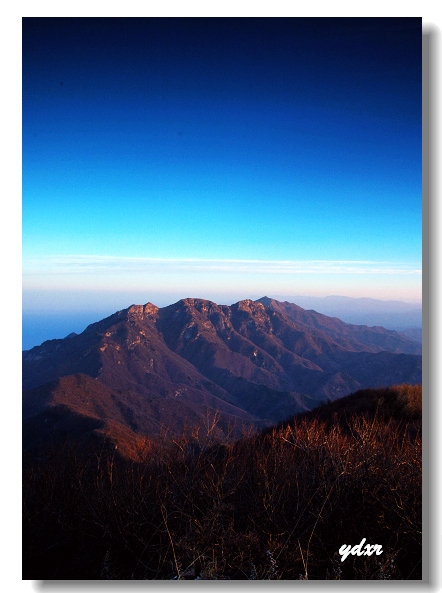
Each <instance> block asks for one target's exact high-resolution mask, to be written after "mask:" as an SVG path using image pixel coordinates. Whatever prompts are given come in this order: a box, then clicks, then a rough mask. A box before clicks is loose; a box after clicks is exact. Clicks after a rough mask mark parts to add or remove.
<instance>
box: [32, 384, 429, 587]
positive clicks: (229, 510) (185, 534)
mask: <svg viewBox="0 0 442 593" xmlns="http://www.w3.org/2000/svg"><path fill="white" fill-rule="evenodd" d="M390 391H391V390H390ZM390 391H389V392H388V393H390ZM388 393H387V392H386V391H382V390H377V391H376V398H377V401H378V403H377V408H376V406H375V411H374V412H373V413H371V412H370V413H367V414H364V413H362V412H359V413H353V414H352V415H351V416H348V415H347V416H346V421H345V423H344V424H342V423H340V422H337V421H336V422H333V421H328V422H326V421H324V420H321V419H319V418H315V417H313V418H312V417H310V418H307V417H303V418H298V419H297V418H295V419H294V420H292V421H291V422H290V423H286V424H285V425H284V426H280V427H277V428H275V429H273V430H270V431H267V432H266V433H263V434H259V435H254V436H253V435H252V436H248V437H245V438H243V439H242V440H240V441H237V442H230V443H228V442H227V443H219V442H217V440H216V437H215V436H214V434H215V432H216V431H215V430H210V427H209V429H208V427H205V429H204V430H201V431H195V432H194V433H193V435H191V436H188V435H187V436H183V437H182V438H181V439H175V440H170V439H167V438H164V439H155V440H149V439H146V440H145V441H144V442H141V441H140V443H138V446H139V455H138V458H139V459H141V458H142V459H143V461H142V462H135V461H133V462H128V461H127V460H124V459H122V458H121V457H119V456H118V455H117V452H116V451H115V449H112V448H110V447H109V448H107V447H103V448H102V449H100V450H97V451H95V452H94V454H93V455H90V456H89V457H88V458H85V457H84V455H83V454H79V453H78V451H76V450H75V449H73V448H72V447H66V448H65V449H64V450H61V451H60V450H59V449H57V450H53V451H45V452H44V456H42V457H41V458H40V460H39V461H36V459H35V458H33V459H32V460H30V461H28V460H25V462H24V491H23V494H24V497H23V502H24V519H23V526H24V539H23V542H24V543H23V546H24V548H23V551H24V564H23V566H24V574H23V577H24V578H27V579H80V578H81V579H203V580H204V579H209V580H216V579H252V580H255V579H260V580H276V579H278V580H280V579H283V580H285V579H293V580H299V579H331V580H343V579H410V578H420V571H421V565H420V559H421V446H422V442H421V432H420V421H419V419H418V416H419V413H420V411H421V403H420V396H419V394H420V393H421V391H419V389H418V388H417V387H411V386H406V385H401V386H398V387H395V388H393V391H392V393H394V394H395V395H394V396H393V395H391V396H390V395H388ZM372 395H373V394H372ZM364 397H368V395H367V394H366V395H365V396H364ZM373 397H374V395H373ZM386 398H387V399H386ZM388 398H390V399H389V400H388ZM394 398H396V399H394ZM393 399H394V402H393ZM379 402H381V403H379ZM392 402H393V404H394V405H393V404H392ZM376 409H377V411H376ZM388 410H389V412H388V413H387V411H388ZM398 410H402V412H401V414H399V413H398ZM406 418H408V419H406ZM410 418H414V419H413V420H412V419H410ZM363 537H365V538H366V540H367V542H369V543H371V544H381V545H382V547H383V550H384V554H383V555H382V556H381V557H378V556H373V557H369V558H368V557H367V558H365V557H355V556H349V557H348V559H347V560H346V561H345V562H343V563H341V562H340V558H339V557H338V556H337V551H338V549H339V548H340V546H341V545H343V544H353V545H354V544H357V543H359V542H360V541H361V539H362V538H363Z"/></svg>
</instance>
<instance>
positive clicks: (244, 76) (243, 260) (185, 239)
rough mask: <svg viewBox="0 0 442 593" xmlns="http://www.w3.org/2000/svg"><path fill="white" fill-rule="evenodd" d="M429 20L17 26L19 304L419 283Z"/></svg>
mask: <svg viewBox="0 0 442 593" xmlns="http://www.w3.org/2000/svg"><path fill="white" fill-rule="evenodd" d="M421 241H422V236H421V21H420V19H401V18H399V19H365V18H360V19H340V18H336V19H289V18H284V19H275V18H271V19H228V18H227V19H172V18H171V19H158V18H152V19H107V18H104V19H87V18H86V19H71V18H64V19H42V18H37V19H33V18H26V19H24V28H23V308H24V311H25V312H26V311H28V312H31V311H32V312H38V311H41V312H45V311H46V312H47V311H49V310H54V308H56V309H57V308H58V309H59V310H60V311H62V310H67V309H69V310H72V309H73V308H74V309H77V310H81V311H98V310H100V309H103V310H104V309H106V308H108V309H109V313H111V312H112V311H113V310H116V309H117V308H122V307H125V306H128V305H130V304H131V303H133V302H143V303H144V302H147V301H152V302H155V303H156V304H158V305H165V304H168V303H170V302H174V301H175V300H178V299H179V298H183V297H187V296H198V297H203V298H211V299H213V300H215V301H217V302H225V303H228V302H229V301H230V302H233V301H234V300H239V299H240V298H249V297H251V296H252V295H253V296H260V295H263V294H268V295H270V296H271V295H272V294H285V295H290V294H293V295H296V294H306V295H308V294H310V295H327V294H341V295H348V296H369V297H373V298H379V299H396V300H408V301H419V300H420V296H421Z"/></svg>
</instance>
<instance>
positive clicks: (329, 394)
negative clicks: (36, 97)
mask: <svg viewBox="0 0 442 593" xmlns="http://www.w3.org/2000/svg"><path fill="white" fill-rule="evenodd" d="M75 376H82V377H83V379H82V381H83V386H84V389H85V390H87V391H88V392H91V393H92V392H93V385H97V390H101V389H102V388H106V389H107V390H109V392H108V394H107V396H106V397H107V398H110V399H112V398H113V399H114V400H118V401H120V408H121V406H123V403H122V402H125V404H124V405H126V407H128V408H130V409H131V410H132V411H134V410H135V411H136V413H135V416H134V417H136V416H137V414H138V420H136V421H135V420H134V422H133V425H131V424H130V422H129V421H128V419H127V418H128V416H127V414H126V416H125V417H124V418H122V417H120V416H119V417H118V418H117V417H116V416H115V414H114V412H111V409H112V410H114V408H112V406H109V407H108V408H106V407H105V408H106V410H105V416H106V418H108V419H109V420H112V421H114V422H119V423H121V425H122V426H126V427H128V428H129V429H130V430H131V431H133V432H134V433H136V434H143V433H151V432H154V433H155V432H156V433H158V431H159V430H160V426H161V425H163V426H167V427H168V429H169V430H171V431H172V432H173V431H182V430H183V427H184V424H185V422H183V418H188V419H189V424H192V423H197V422H198V421H199V422H201V420H202V419H204V418H207V417H208V415H211V414H212V415H213V414H214V413H215V411H216V410H218V414H219V415H220V417H221V420H222V422H224V429H225V431H226V432H228V431H229V430H230V428H229V426H230V427H231V426H232V423H233V424H235V423H237V430H238V431H241V430H242V429H244V428H250V427H255V428H256V427H259V426H260V427H262V426H265V425H269V424H271V423H275V422H278V421H281V420H283V419H285V418H287V417H289V416H292V415H294V414H296V413H298V412H301V411H306V410H309V409H312V408H314V407H316V406H317V405H318V404H319V403H321V402H323V401H332V400H334V399H338V398H340V397H343V396H345V395H348V394H349V393H352V392H354V391H356V390H358V389H361V388H365V387H379V386H383V385H388V384H398V383H404V382H407V383H419V382H420V381H421V356H420V345H419V344H418V343H417V342H415V341H413V340H411V339H407V338H406V337H404V336H402V335H401V334H399V333H398V332H394V331H390V330H385V329H384V328H368V327H364V326H354V325H351V324H346V323H344V322H342V321H340V320H339V319H334V318H329V317H327V316H324V315H321V314H319V313H316V312H311V311H306V310H304V309H302V308H301V307H299V306H297V305H295V304H293V303H287V302H285V303H281V302H279V301H275V300H274V299H268V298H267V297H262V298H261V299H258V300H257V301H253V300H251V299H246V300H243V301H239V302H238V303H235V304H233V305H231V306H228V305H218V304H216V303H214V302H213V301H209V300H206V299H197V298H187V299H181V300H180V301H177V302H176V303H174V304H172V305H169V306H167V307H162V308H159V307H157V306H156V305H154V304H153V303H146V304H145V305H131V306H130V307H128V308H127V309H123V310H120V311H117V312H116V313H114V314H112V315H110V316H109V317H107V318H104V319H102V320H100V321H97V322H95V323H93V324H91V325H89V326H88V327H87V328H86V329H85V330H84V331H83V332H82V333H81V334H78V335H70V336H69V337H66V338H65V339H62V340H49V341H46V342H44V343H43V344H41V345H40V346H36V347H34V348H32V349H31V350H28V351H24V352H23V388H24V390H25V392H30V390H32V392H34V393H35V391H34V390H35V389H38V388H40V389H42V388H43V386H44V385H46V386H47V385H52V384H51V382H52V381H54V380H57V379H61V378H65V380H64V382H65V383H69V384H70V385H71V387H72V385H74V383H75V381H74V379H72V377H75ZM66 377H71V379H69V380H68V379H66ZM84 377H86V378H87V379H85V378H84ZM91 381H92V383H91ZM98 385H99V387H98ZM46 389H47V390H49V391H51V390H52V391H51V393H52V396H51V395H48V394H46V397H48V400H47V402H48V403H47V406H50V405H52V404H50V403H49V402H50V401H53V402H58V403H56V404H54V405H58V404H59V397H58V396H56V395H54V393H55V392H54V389H55V388H54V386H53V385H52V386H51V387H46ZM76 389H77V388H76ZM65 390H66V389H65ZM55 391H57V389H55ZM32 392H31V393H32ZM100 393H104V392H100ZM51 397H53V398H55V399H53V400H51V399H50V398H51ZM29 398H31V400H32V395H29V393H26V394H25V400H24V401H28V400H29ZM57 398H58V399H57ZM155 402H156V403H155ZM26 405H28V404H26ZM69 405H70V409H71V411H75V412H78V411H79V410H80V411H81V413H84V414H85V415H86V416H88V415H90V411H88V409H87V408H86V407H84V406H83V408H81V406H80V408H78V397H77V400H76V404H74V403H73V402H71V403H70V404H69ZM75 406H77V407H75ZM25 408H26V406H25ZM103 409H104V408H103ZM25 414H26V410H25ZM129 415H130V414H129ZM224 429H223V430H224Z"/></svg>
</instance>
